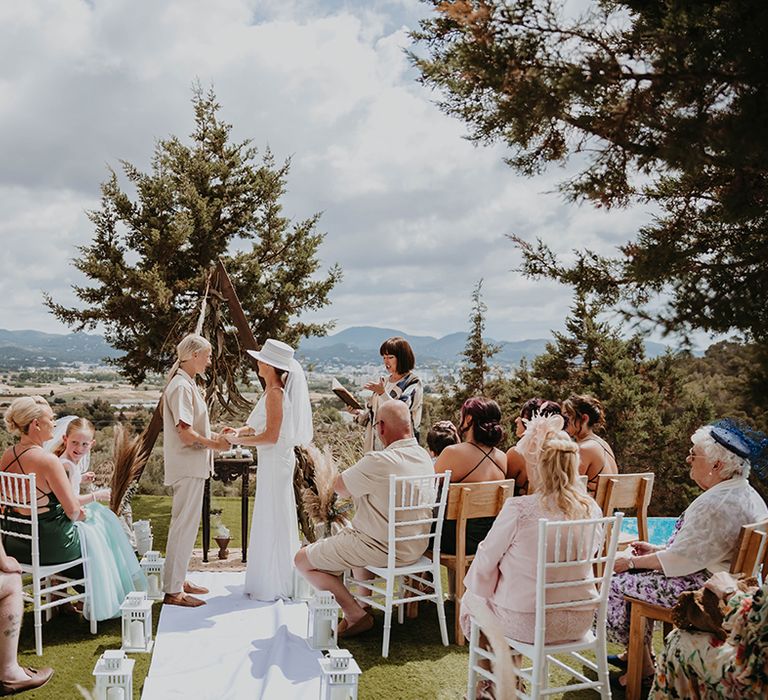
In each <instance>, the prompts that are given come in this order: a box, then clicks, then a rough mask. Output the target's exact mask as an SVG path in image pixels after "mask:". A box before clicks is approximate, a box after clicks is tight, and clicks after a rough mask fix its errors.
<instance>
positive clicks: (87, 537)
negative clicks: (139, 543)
mask: <svg viewBox="0 0 768 700" xmlns="http://www.w3.org/2000/svg"><path fill="white" fill-rule="evenodd" d="M59 423H60V425H59V429H61V423H65V426H66V427H65V428H64V431H63V434H62V435H61V436H60V438H59V439H58V440H57V439H56V437H54V439H53V440H52V441H51V443H52V444H51V445H50V447H51V450H52V451H53V452H55V453H56V454H58V455H59V459H60V460H61V462H62V464H64V467H65V469H67V471H68V473H69V475H70V483H72V485H73V490H75V496H76V497H79V499H80V502H81V503H82V504H83V507H84V509H85V513H86V518H85V520H82V521H79V522H77V523H76V527H77V532H78V535H79V537H80V543H81V547H82V548H83V549H84V551H85V552H87V556H88V574H89V583H90V588H91V596H89V598H90V600H88V601H87V602H86V605H85V607H84V610H83V613H84V615H85V617H86V618H87V619H89V620H90V619H91V617H95V619H96V620H108V619H110V618H113V617H119V616H120V605H121V604H122V602H123V601H124V600H125V596H126V594H127V593H130V592H131V591H145V590H146V589H147V580H146V577H145V576H144V573H143V571H142V570H141V566H140V565H139V562H138V560H137V559H136V554H135V553H134V551H133V547H131V544H130V542H129V541H128V538H127V536H126V534H125V531H124V530H123V526H122V525H121V524H120V521H119V520H118V519H117V516H116V515H115V514H114V513H113V512H112V511H111V510H110V509H109V508H107V507H106V506H104V505H102V504H101V503H99V502H98V501H99V500H107V499H108V498H109V489H100V490H96V491H92V492H91V493H90V494H88V495H85V496H80V494H79V490H80V478H78V477H79V476H80V475H81V474H82V473H83V471H85V473H86V474H90V473H89V472H87V464H88V459H89V457H90V451H91V447H92V446H93V442H94V439H93V438H94V436H95V434H96V431H95V429H94V427H93V424H92V423H91V422H90V421H89V420H87V419H86V418H77V417H74V416H73V417H72V418H71V420H67V419H61V420H60V421H59ZM84 468H85V469H84Z"/></svg>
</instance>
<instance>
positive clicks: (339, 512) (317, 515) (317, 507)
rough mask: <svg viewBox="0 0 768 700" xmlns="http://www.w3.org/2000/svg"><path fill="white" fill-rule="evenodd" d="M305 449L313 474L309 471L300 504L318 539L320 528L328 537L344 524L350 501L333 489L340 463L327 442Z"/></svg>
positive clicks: (307, 464)
mask: <svg viewBox="0 0 768 700" xmlns="http://www.w3.org/2000/svg"><path fill="white" fill-rule="evenodd" d="M302 450H303V451H304V453H305V455H304V456H305V462H306V466H308V467H311V475H308V476H309V478H307V479H306V481H307V482H308V483H307V485H306V487H305V488H303V489H302V490H301V504H302V506H303V510H304V513H305V514H306V516H307V518H308V519H309V521H310V522H311V523H312V526H313V530H314V533H313V534H314V535H315V539H316V537H317V535H318V534H320V533H321V531H322V532H323V533H324V536H326V537H327V536H328V535H330V534H331V533H332V532H334V531H335V530H338V529H339V528H341V527H342V526H343V525H344V523H345V522H346V514H347V513H348V512H349V510H350V509H351V504H350V503H348V502H346V503H341V502H340V500H339V498H338V495H337V494H336V492H335V491H334V488H333V487H334V483H335V482H336V477H337V476H338V475H339V467H338V464H337V462H336V460H335V458H334V456H333V452H332V451H331V448H330V447H329V446H328V445H326V446H325V447H324V448H323V449H322V450H321V449H319V448H317V447H316V446H315V445H307V446H306V447H304V448H302ZM305 471H309V470H306V469H305Z"/></svg>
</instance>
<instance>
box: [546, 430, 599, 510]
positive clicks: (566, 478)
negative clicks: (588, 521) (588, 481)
mask: <svg viewBox="0 0 768 700" xmlns="http://www.w3.org/2000/svg"><path fill="white" fill-rule="evenodd" d="M578 479H579V446H578V445H577V444H576V443H575V442H574V441H573V440H571V438H570V436H569V435H568V433H566V432H565V431H564V430H558V431H552V432H550V433H548V434H547V436H546V438H544V444H543V445H542V449H541V456H540V458H539V468H538V470H537V481H538V483H537V485H536V492H537V493H539V494H541V497H542V498H543V499H544V501H545V502H546V503H547V505H549V506H550V507H552V508H553V509H557V510H559V511H562V512H563V513H564V514H565V518H566V520H578V519H579V518H587V517H589V515H590V510H591V505H592V499H591V498H590V497H589V496H587V494H586V493H584V488H583V486H582V485H581V484H580V483H579V480H578Z"/></svg>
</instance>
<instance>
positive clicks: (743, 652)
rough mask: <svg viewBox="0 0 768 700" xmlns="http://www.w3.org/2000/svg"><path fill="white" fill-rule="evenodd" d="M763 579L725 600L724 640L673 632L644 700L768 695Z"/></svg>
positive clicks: (746, 699)
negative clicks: (748, 590)
mask: <svg viewBox="0 0 768 700" xmlns="http://www.w3.org/2000/svg"><path fill="white" fill-rule="evenodd" d="M766 597H768V581H767V582H766V583H764V584H763V586H762V588H758V589H756V590H755V592H754V593H751V594H750V593H737V594H736V595H734V596H732V597H731V598H730V599H729V600H728V602H727V603H726V614H725V618H724V620H723V629H725V631H726V632H727V633H728V638H727V639H726V641H725V642H721V641H720V640H719V639H717V637H714V636H712V635H711V634H708V633H706V632H686V631H683V630H679V629H676V630H674V631H673V632H672V633H671V634H670V635H669V637H667V642H666V645H665V647H664V651H663V652H662V655H661V657H660V658H659V661H658V664H657V670H656V677H655V678H654V682H653V688H652V689H651V694H650V695H649V699H650V700H661V699H662V698H681V699H682V698H686V699H687V698H700V699H702V700H704V699H707V700H709V699H710V698H711V699H715V698H718V699H720V698H722V699H723V700H725V699H726V698H727V699H729V700H730V699H733V700H758V698H759V699H760V700H763V699H764V698H766V697H768V601H767V600H766Z"/></svg>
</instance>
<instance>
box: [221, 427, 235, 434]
mask: <svg viewBox="0 0 768 700" xmlns="http://www.w3.org/2000/svg"><path fill="white" fill-rule="evenodd" d="M231 433H234V434H235V435H237V434H238V430H237V428H233V427H232V426H230V425H225V426H224V427H223V428H222V429H221V430H220V431H219V435H230V434H231Z"/></svg>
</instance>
